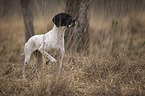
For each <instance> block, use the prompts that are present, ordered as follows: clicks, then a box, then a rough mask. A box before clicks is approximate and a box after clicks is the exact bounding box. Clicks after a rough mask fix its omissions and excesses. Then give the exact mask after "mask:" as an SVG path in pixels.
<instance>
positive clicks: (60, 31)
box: [52, 25, 66, 37]
mask: <svg viewBox="0 0 145 96" xmlns="http://www.w3.org/2000/svg"><path fill="white" fill-rule="evenodd" d="M52 30H53V32H54V34H55V35H56V34H57V37H64V33H65V30H66V27H65V26H60V27H57V26H56V25H54V26H53V28H52Z"/></svg>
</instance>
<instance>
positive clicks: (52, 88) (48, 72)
mask: <svg viewBox="0 0 145 96" xmlns="http://www.w3.org/2000/svg"><path fill="white" fill-rule="evenodd" d="M96 21H97V22H96ZM43 26H46V27H47V30H49V29H50V28H51V26H52V24H48V25H45V24H44V22H42V21H41V20H39V19H37V20H35V33H36V34H38V33H45V29H44V28H43ZM46 27H45V28H46ZM89 32H90V48H89V54H88V55H83V54H80V53H68V52H66V54H65V56H64V60H63V69H62V70H63V71H62V74H61V76H60V79H59V81H57V82H56V80H55V71H56V64H52V65H46V64H45V62H46V59H44V60H43V64H42V66H41V67H40V68H39V69H38V70H37V77H36V78H35V79H32V72H31V69H32V66H34V64H35V63H36V58H34V57H32V61H31V63H30V64H29V66H28V70H27V81H24V80H23V79H22V71H23V61H24V57H23V56H21V54H22V53H23V47H24V43H25V35H24V24H23V19H17V18H13V19H12V20H11V21H5V22H1V24H0V65H1V67H0V96H29V95H30V96H31V95H33V96H105V95H107V96H145V13H143V12H137V13H136V12H133V13H132V14H129V15H127V16H122V17H121V18H119V19H113V18H109V19H108V21H105V20H104V19H103V18H97V20H96V19H95V17H91V20H90V29H89Z"/></svg>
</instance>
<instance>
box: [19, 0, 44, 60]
mask: <svg viewBox="0 0 145 96" xmlns="http://www.w3.org/2000/svg"><path fill="white" fill-rule="evenodd" d="M33 1H34V0H20V4H21V9H22V13H23V18H24V24H25V39H26V42H27V41H28V40H29V38H30V37H31V36H33V35H34V26H33V19H34V17H33V14H32V10H31V9H30V4H31V2H33ZM34 55H35V56H36V58H37V60H38V63H42V54H41V53H40V52H39V51H35V52H34Z"/></svg>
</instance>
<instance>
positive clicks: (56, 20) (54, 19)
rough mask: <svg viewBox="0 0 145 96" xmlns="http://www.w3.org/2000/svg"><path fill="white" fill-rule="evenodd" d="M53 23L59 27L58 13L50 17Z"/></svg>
mask: <svg viewBox="0 0 145 96" xmlns="http://www.w3.org/2000/svg"><path fill="white" fill-rule="evenodd" d="M52 21H53V23H54V24H55V25H56V26H57V27H59V26H60V16H59V15H55V16H54V17H53V19H52Z"/></svg>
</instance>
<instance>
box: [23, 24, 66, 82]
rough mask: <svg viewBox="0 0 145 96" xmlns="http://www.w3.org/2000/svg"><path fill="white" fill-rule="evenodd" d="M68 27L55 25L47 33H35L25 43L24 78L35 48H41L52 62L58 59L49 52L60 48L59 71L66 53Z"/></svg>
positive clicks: (43, 53)
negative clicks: (65, 35)
mask: <svg viewBox="0 0 145 96" xmlns="http://www.w3.org/2000/svg"><path fill="white" fill-rule="evenodd" d="M65 29H66V27H64V26H63V27H62V26H60V27H56V25H54V27H53V29H52V30H50V31H49V32H47V33H46V34H42V35H34V36H33V37H31V38H30V39H29V40H28V41H27V42H26V44H25V47H24V54H25V61H24V71H23V79H25V78H26V76H25V71H26V66H27V65H28V64H29V62H30V57H31V54H32V53H33V52H34V51H35V50H39V51H40V52H41V53H42V55H43V56H45V57H46V58H47V59H49V60H50V62H51V63H53V62H56V59H55V58H53V57H52V56H51V55H50V54H48V53H47V52H48V51H49V50H51V49H56V50H60V52H61V58H60V65H59V72H60V69H61V67H62V60H63V56H64V53H65V50H64V49H65V48H64V33H65Z"/></svg>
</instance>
